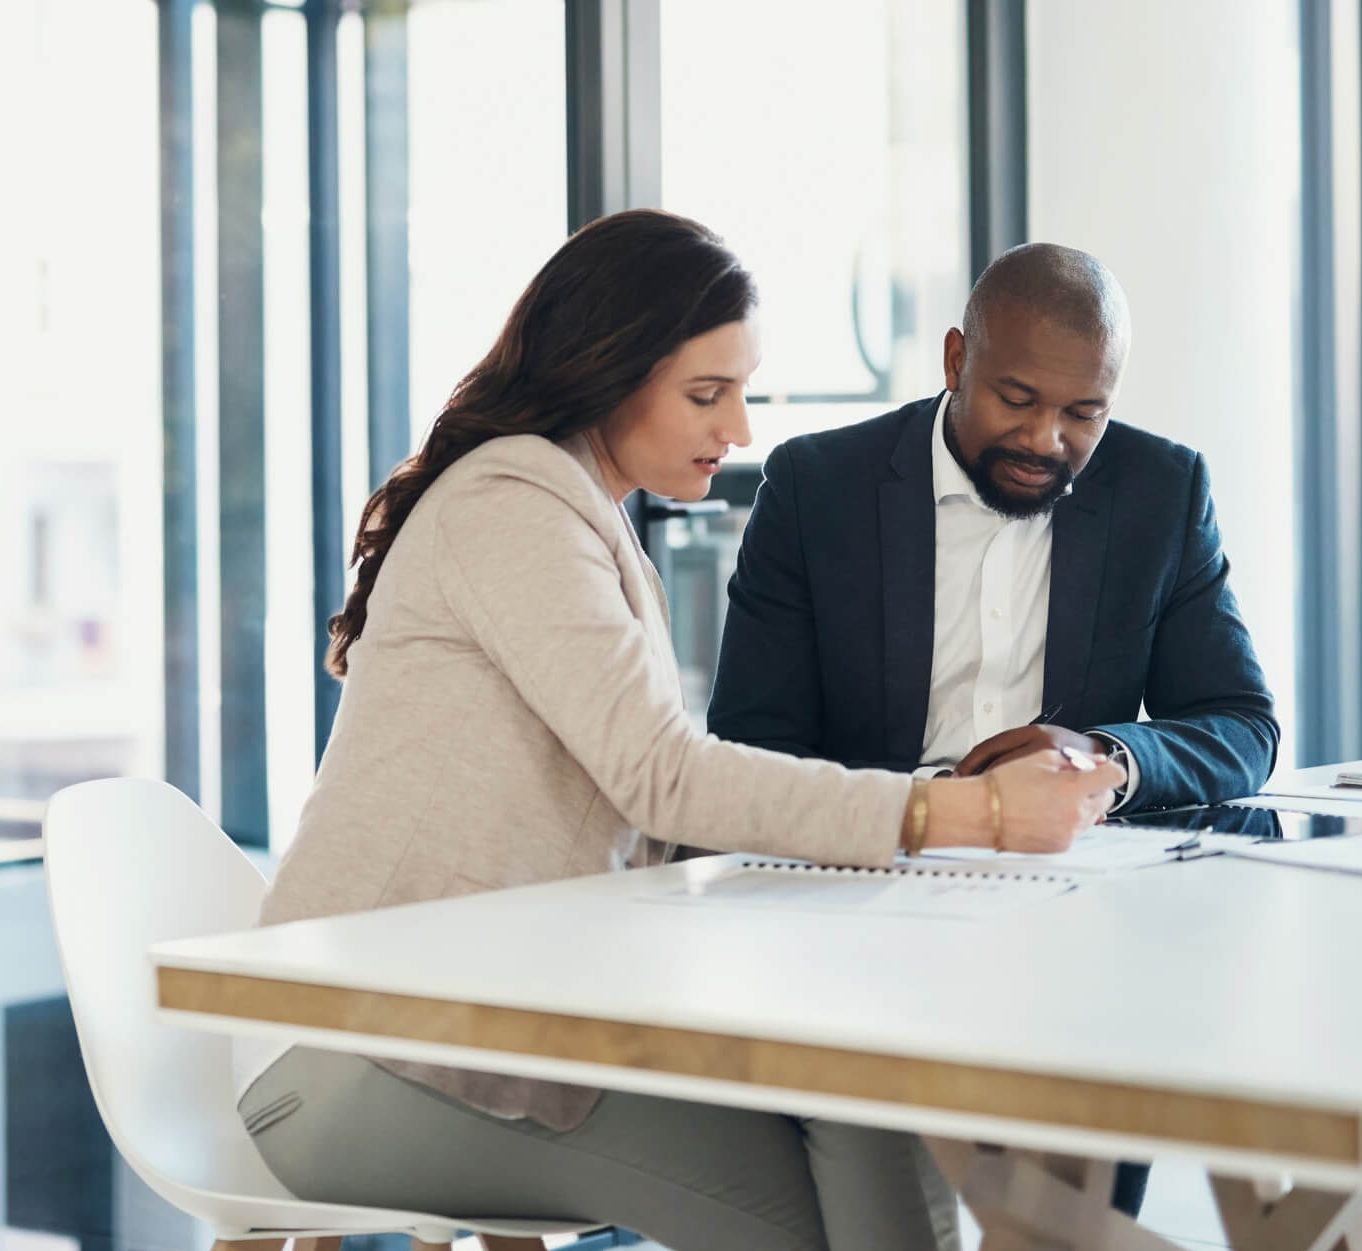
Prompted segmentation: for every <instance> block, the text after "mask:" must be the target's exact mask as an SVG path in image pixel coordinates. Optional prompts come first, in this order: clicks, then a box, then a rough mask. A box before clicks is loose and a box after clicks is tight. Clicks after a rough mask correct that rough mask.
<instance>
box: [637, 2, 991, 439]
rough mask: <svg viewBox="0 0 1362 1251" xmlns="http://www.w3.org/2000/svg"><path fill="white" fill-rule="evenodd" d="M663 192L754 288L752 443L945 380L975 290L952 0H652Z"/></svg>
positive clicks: (961, 46) (959, 23)
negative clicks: (723, 246) (657, 29)
mask: <svg viewBox="0 0 1362 1251" xmlns="http://www.w3.org/2000/svg"><path fill="white" fill-rule="evenodd" d="M661 40H662V195H663V204H664V207H666V208H669V209H672V210H674V211H676V212H680V213H684V214H686V215H688V216H691V217H695V218H697V219H698V220H700V221H702V222H704V223H705V224H706V225H709V226H711V227H713V228H714V229H716V230H717V231H718V232H719V233H720V234H721V235H723V236H724V238H725V240H726V241H727V242H728V243H729V245H730V246H731V247H732V248H733V249H734V251H735V252H736V253H737V254H738V256H739V257H740V258H741V259H742V260H743V262H744V263H745V264H746V265H747V267H748V268H749V269H750V270H752V272H753V274H754V275H755V277H756V280H757V285H758V287H759V288H760V291H761V295H762V308H761V323H762V328H763V340H764V355H763V363H762V366H761V368H760V370H759V371H758V372H757V374H756V376H755V377H754V379H753V386H752V396H753V399H754V400H756V401H764V402H766V403H769V404H770V405H771V406H772V407H771V409H770V410H766V411H765V412H763V411H756V412H755V413H754V431H753V433H754V446H753V448H752V449H750V450H749V452H748V453H747V456H746V459H749V460H758V461H759V460H761V459H763V458H764V456H765V453H766V452H767V451H769V449H770V447H771V446H772V445H773V444H774V443H776V442H778V441H780V440H781V439H783V438H786V437H788V436H789V435H790V434H792V433H797V432H798V430H800V429H811V428H817V427H820V426H832V425H841V424H844V423H846V422H848V421H853V420H856V419H858V418H860V417H863V416H870V415H872V414H874V413H875V412H881V411H884V410H885V409H886V408H889V407H891V406H892V405H894V404H898V403H902V402H904V401H906V400H911V399H916V398H919V397H920V396H923V395H928V394H931V393H932V392H934V391H936V390H937V389H939V388H940V386H941V382H942V380H941V364H940V357H941V341H942V338H943V336H944V334H945V332H946V330H947V329H948V328H949V327H950V326H952V325H954V324H956V323H957V322H958V321H959V318H960V315H961V312H962V310H963V308H964V301H965V297H966V295H967V294H968V290H969V277H970V275H969V212H968V195H967V172H968V165H967V160H966V141H967V108H966V83H965V32H964V4H963V3H962V2H960V0H947V2H945V3H940V4H930V5H929V4H921V3H916V2H914V0H852V2H850V3H847V4H845V5H842V6H841V7H839V9H838V12H837V20H836V22H834V23H829V22H824V21H812V20H807V19H805V18H802V17H800V16H798V15H796V14H794V11H793V10H785V9H781V10H779V12H778V13H777V11H775V10H773V9H772V8H771V6H770V5H769V4H766V3H763V2H762V0H663V3H662V30H661Z"/></svg>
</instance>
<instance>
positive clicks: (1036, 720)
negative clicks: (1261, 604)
mask: <svg viewBox="0 0 1362 1251" xmlns="http://www.w3.org/2000/svg"><path fill="white" fill-rule="evenodd" d="M1129 340H1130V328H1129V313H1128V310H1127V306H1126V300H1125V295H1124V293H1123V292H1122V291H1121V288H1120V286H1119V285H1118V284H1117V282H1116V280H1115V278H1114V277H1113V276H1112V275H1111V274H1110V273H1109V272H1108V271H1107V269H1106V268H1105V267H1104V266H1103V265H1102V264H1101V263H1100V262H1098V261H1097V260H1096V259H1095V258H1093V257H1091V256H1089V255H1087V254H1086V253H1083V252H1078V251H1075V250H1073V249H1070V248H1062V247H1058V246H1055V245H1052V244H1027V245H1024V246H1022V247H1018V248H1014V249H1012V250H1011V251H1009V252H1007V253H1005V254H1004V255H1002V256H1001V257H999V258H998V259H997V260H996V261H994V262H993V264H992V265H990V266H989V268H988V269H987V270H986V271H985V272H984V274H983V275H982V276H981V277H980V279H979V281H978V283H977V284H976V285H975V288H974V290H973V292H972V293H971V295H970V298H969V304H968V307H967V308H966V310H965V317H964V324H963V327H962V328H960V329H952V330H950V331H949V332H948V333H947V335H946V342H945V376H946V387H947V390H946V391H945V392H944V393H943V394H942V395H940V396H938V397H936V398H934V399H927V400H921V401H918V402H917V403H914V404H908V405H906V406H905V407H903V408H901V409H899V410H898V411H897V412H894V413H889V414H887V415H885V416H883V417H878V418H875V419H873V420H871V421H866V422H862V423H861V424H859V425H855V426H850V427H847V428H845V429H841V430H832V431H827V432H825V433H821V434H814V435H806V436H803V437H800V438H796V439H792V440H790V441H789V442H788V443H786V444H783V445H782V446H780V447H778V448H777V449H776V450H775V451H774V452H773V453H772V455H771V457H770V459H769V460H768V461H767V464H766V480H765V482H764V483H763V485H762V487H761V489H760V491H759V492H758V494H757V499H756V504H755V507H754V509H753V512H752V517H751V520H750V521H749V522H748V525H747V530H746V533H745V535H744V537H743V542H742V550H741V553H740V554H739V557H738V566H737V571H736V573H735V574H734V576H733V579H732V581H731V583H730V586H729V601H730V603H729V610H728V618H727V623H726V625H725V629H724V638H723V645H722V649H721V652H720V658H719V668H718V675H717V678H716V681H715V687H714V695H713V699H712V702H711V704H710V709H709V726H710V729H711V730H712V731H713V732H714V733H716V734H718V735H719V736H720V737H723V738H729V739H737V740H740V741H743V742H747V743H754V744H757V745H759V746H762V747H769V748H774V749H776V750H780V751H787V752H792V753H794V754H797V755H807V756H822V757H826V758H828V759H831V760H837V761H841V762H843V763H844V764H848V765H877V766H881V767H888V768H893V769H902V770H910V769H911V770H920V771H921V772H923V773H924V774H928V775H930V774H934V773H936V772H939V771H942V770H952V769H953V770H954V772H955V773H956V774H958V775H968V774H976V773H981V772H983V771H985V770H987V769H989V768H991V767H993V766H994V765H997V764H999V763H1001V762H1002V761H1004V760H1010V759H1013V758H1015V757H1017V756H1021V755H1025V754H1027V753H1029V752H1034V751H1039V750H1041V749H1043V748H1047V747H1058V746H1064V745H1066V744H1067V745H1072V746H1075V747H1078V748H1080V749H1082V750H1084V751H1088V752H1098V751H1103V752H1107V753H1108V754H1111V755H1114V756H1116V757H1118V758H1119V759H1121V760H1122V762H1123V763H1124V764H1125V766H1126V769H1127V771H1128V773H1129V781H1128V783H1127V786H1126V787H1125V789H1124V790H1123V791H1122V792H1121V793H1119V794H1118V797H1117V807H1118V808H1125V809H1133V808H1145V807H1166V806H1172V805H1176V804H1187V803H1206V802H1212V801H1215V800H1220V799H1226V798H1230V797H1232V796H1237V795H1245V794H1250V793H1252V792H1253V791H1255V790H1257V789H1258V787H1259V786H1261V785H1262V783H1263V782H1264V781H1265V780H1266V778H1267V776H1268V773H1269V772H1270V771H1271V768H1272V764H1273V761H1274V759H1275V757H1276V750H1277V740H1278V733H1279V731H1278V727H1277V723H1276V721H1275V720H1274V718H1273V711H1272V698H1271V696H1270V695H1269V693H1268V691H1267V689H1266V686H1265V685H1264V681H1263V674H1262V671H1261V669H1260V668H1259V665H1258V662H1257V659H1256V658H1255V656H1254V653H1253V645H1252V642H1251V640H1250V638H1249V634H1248V630H1247V629H1246V628H1245V626H1244V623H1243V621H1242V619H1241V618H1240V616H1239V611H1238V608H1237V606H1236V604H1235V600H1234V596H1233V594H1232V593H1231V591H1230V589H1229V585H1228V582H1227V577H1228V572H1229V565H1228V562H1227V561H1226V559H1225V555H1224V553H1223V552H1222V550H1221V546H1220V534H1219V530H1218V528H1217V526H1216V521H1215V512H1214V508H1213V506H1212V503H1211V497H1210V487H1209V483H1208V480H1207V473H1206V465H1205V462H1204V460H1203V459H1202V457H1201V456H1200V455H1199V454H1197V453H1196V452H1193V451H1191V450H1190V449H1188V448H1185V447H1181V446H1179V445H1178V444H1175V443H1172V442H1169V441H1167V440H1165V439H1161V438H1157V437H1156V436H1154V435H1151V434H1147V433H1144V432H1142V431H1139V430H1136V429H1134V428H1132V427H1130V426H1126V425H1123V424H1122V423H1120V422H1115V421H1112V420H1111V418H1110V414H1111V409H1112V405H1113V403H1114V402H1115V399H1116V396H1117V393H1118V390H1119V386H1120V381H1121V374H1122V370H1123V369H1124V366H1125V361H1126V355H1127V350H1128V346H1129ZM1142 702H1143V704H1144V707H1145V709H1146V710H1147V712H1148V714H1149V718H1150V719H1149V720H1145V721H1139V720H1137V718H1138V717H1139V714H1140V707H1141V703H1142Z"/></svg>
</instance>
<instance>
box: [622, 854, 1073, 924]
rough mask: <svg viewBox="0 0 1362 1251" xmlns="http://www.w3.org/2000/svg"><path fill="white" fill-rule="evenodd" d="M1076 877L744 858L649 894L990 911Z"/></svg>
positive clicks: (1068, 885) (665, 898)
mask: <svg viewBox="0 0 1362 1251" xmlns="http://www.w3.org/2000/svg"><path fill="white" fill-rule="evenodd" d="M1077 885H1078V883H1077V881H1076V880H1075V878H1073V877H1072V876H1071V875H1068V874H1064V873H1058V872H1031V871H1029V870H1028V871H1011V870H1001V871H1000V870H999V869H998V868H995V867H993V866H988V867H980V868H973V867H966V866H962V865H951V864H940V865H932V866H922V865H914V866H896V867H895V868H892V869H847V868H830V867H823V866H819V865H812V864H808V863H805V862H802V861H764V860H748V861H743V862H742V863H741V864H739V865H736V866H734V868H732V869H731V870H729V871H728V872H726V873H723V874H721V875H719V876H718V877H715V878H711V879H710V880H708V881H706V882H701V883H697V884H696V885H695V886H694V887H692V888H689V889H682V890H678V891H674V892H670V893H668V894H663V895H652V896H647V897H646V898H647V899H649V900H650V901H654V902H658V903H669V904H683V905H690V906H698V907H720V908H760V909H769V908H774V909H783V910H786V911H793V912H856V913H861V914H869V915H888V916H920V917H952V918H956V919H959V920H969V919H978V918H982V917H989V916H997V915H999V914H1001V913H1004V912H1010V911H1012V910H1013V909H1015V908H1019V907H1024V906H1025V905H1027V904H1031V903H1037V902H1039V901H1040V900H1044V899H1052V898H1054V897H1055V896H1056V895H1062V894H1065V893H1066V892H1068V891H1071V890H1073V889H1074V888H1075V887H1076V886H1077Z"/></svg>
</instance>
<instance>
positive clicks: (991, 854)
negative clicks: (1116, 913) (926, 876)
mask: <svg viewBox="0 0 1362 1251" xmlns="http://www.w3.org/2000/svg"><path fill="white" fill-rule="evenodd" d="M1195 836H1196V831H1194V830H1168V829H1155V828H1153V827H1149V828H1145V827H1142V826H1138V825H1121V826H1116V825H1095V826H1093V827H1092V828H1091V829H1089V830H1084V831H1083V832H1082V833H1081V834H1080V835H1079V836H1078V837H1077V838H1075V839H1074V841H1073V843H1072V844H1071V845H1070V847H1069V850H1068V851H1062V852H1057V853H1054V854H1049V855H1039V854H1038V855H1031V854H1027V853H1026V852H1016V851H1004V852H997V851H992V850H990V849H989V848H987V847H929V848H927V850H925V851H924V852H923V853H922V856H923V859H924V860H952V861H967V862H969V863H970V864H996V865H999V866H1006V867H1009V868H1012V867H1020V866H1022V865H1026V866H1036V867H1038V868H1039V867H1044V868H1046V869H1051V870H1055V871H1057V872H1061V873H1119V872H1123V871H1125V870H1128V869H1144V868H1147V867H1148V866H1150V865H1153V864H1163V863H1165V862H1166V861H1169V860H1176V859H1177V858H1178V853H1177V850H1176V848H1177V846H1178V844H1179V843H1182V842H1185V841H1188V840H1192V839H1194V838H1195ZM1203 839H1204V836H1203Z"/></svg>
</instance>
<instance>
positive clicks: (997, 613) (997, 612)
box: [988, 608, 1003, 621]
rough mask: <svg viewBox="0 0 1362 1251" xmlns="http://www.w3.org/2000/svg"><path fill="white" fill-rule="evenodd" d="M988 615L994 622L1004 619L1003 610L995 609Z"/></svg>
mask: <svg viewBox="0 0 1362 1251" xmlns="http://www.w3.org/2000/svg"><path fill="white" fill-rule="evenodd" d="M988 615H989V616H990V617H992V618H993V620H994V621H1001V620H1002V617H1003V610H1002V609H1001V608H994V609H992V610H991V611H990V612H989V614H988Z"/></svg>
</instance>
